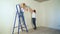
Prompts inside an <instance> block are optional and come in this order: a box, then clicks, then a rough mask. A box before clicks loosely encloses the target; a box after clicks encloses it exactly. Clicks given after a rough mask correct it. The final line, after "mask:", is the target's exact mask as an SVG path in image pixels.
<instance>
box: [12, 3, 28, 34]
mask: <svg viewBox="0 0 60 34" xmlns="http://www.w3.org/2000/svg"><path fill="white" fill-rule="evenodd" d="M17 6H19V8H20V5H19V4H17V5H16V9H17V11H16V15H15V20H14V25H13V31H12V34H14V29H15V28H16V26H15V25H16V18H17V16H18V21H19V22H18V34H20V33H19V32H20V29H21V30H22V31H23V28H26V32H28V29H27V26H26V23H25V19H24V14H23V12H22V10H21V8H20V12H18V7H17ZM20 18H22V21H23V25H24V27H22V24H21V20H20Z"/></svg>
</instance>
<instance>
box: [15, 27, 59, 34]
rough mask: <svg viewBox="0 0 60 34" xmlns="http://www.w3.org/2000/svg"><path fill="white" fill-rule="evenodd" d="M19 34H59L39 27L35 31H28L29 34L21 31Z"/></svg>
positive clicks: (56, 31) (54, 30)
mask: <svg viewBox="0 0 60 34" xmlns="http://www.w3.org/2000/svg"><path fill="white" fill-rule="evenodd" d="M15 34H17V33H15ZM20 34H60V30H56V29H51V28H47V27H39V28H37V30H34V29H30V30H29V32H26V31H23V32H20Z"/></svg>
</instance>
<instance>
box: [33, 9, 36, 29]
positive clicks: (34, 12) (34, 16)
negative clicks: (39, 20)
mask: <svg viewBox="0 0 60 34" xmlns="http://www.w3.org/2000/svg"><path fill="white" fill-rule="evenodd" d="M32 23H33V25H34V30H36V10H33V11H32Z"/></svg>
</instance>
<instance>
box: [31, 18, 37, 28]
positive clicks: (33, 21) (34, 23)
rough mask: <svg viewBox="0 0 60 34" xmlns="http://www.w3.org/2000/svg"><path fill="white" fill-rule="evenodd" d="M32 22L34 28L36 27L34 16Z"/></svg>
mask: <svg viewBox="0 0 60 34" xmlns="http://www.w3.org/2000/svg"><path fill="white" fill-rule="evenodd" d="M32 22H33V25H34V28H35V29H36V18H32Z"/></svg>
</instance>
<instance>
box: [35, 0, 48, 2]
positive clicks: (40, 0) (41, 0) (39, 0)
mask: <svg viewBox="0 0 60 34" xmlns="http://www.w3.org/2000/svg"><path fill="white" fill-rule="evenodd" d="M35 1H37V2H43V1H48V0H35Z"/></svg>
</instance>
